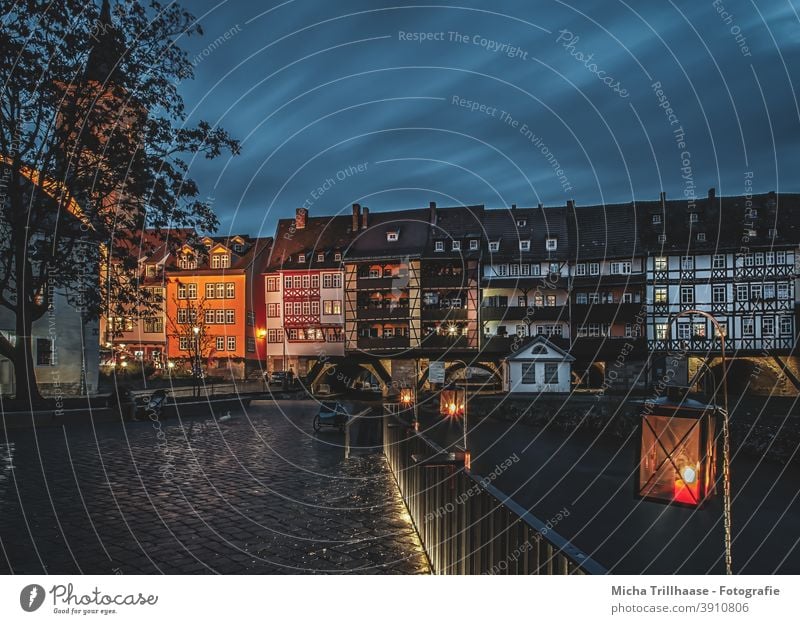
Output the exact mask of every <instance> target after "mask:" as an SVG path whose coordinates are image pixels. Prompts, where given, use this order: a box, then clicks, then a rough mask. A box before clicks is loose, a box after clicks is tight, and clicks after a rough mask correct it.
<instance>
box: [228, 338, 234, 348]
mask: <svg viewBox="0 0 800 624" xmlns="http://www.w3.org/2000/svg"><path fill="white" fill-rule="evenodd" d="M228 351H236V336H228Z"/></svg>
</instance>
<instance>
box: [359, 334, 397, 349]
mask: <svg viewBox="0 0 800 624" xmlns="http://www.w3.org/2000/svg"><path fill="white" fill-rule="evenodd" d="M356 344H357V346H358V348H359V349H364V350H365V351H384V350H387V349H408V347H409V346H410V344H411V343H410V341H409V339H408V338H407V337H405V336H392V337H391V338H365V337H363V336H359V338H358V341H357V343H356Z"/></svg>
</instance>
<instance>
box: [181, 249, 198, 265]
mask: <svg viewBox="0 0 800 624" xmlns="http://www.w3.org/2000/svg"><path fill="white" fill-rule="evenodd" d="M178 268H181V269H196V268H197V260H196V259H195V257H194V254H190V253H185V254H181V256H180V258H178Z"/></svg>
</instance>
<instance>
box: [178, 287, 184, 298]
mask: <svg viewBox="0 0 800 624" xmlns="http://www.w3.org/2000/svg"><path fill="white" fill-rule="evenodd" d="M178 299H186V284H178Z"/></svg>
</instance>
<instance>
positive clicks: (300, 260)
mask: <svg viewBox="0 0 800 624" xmlns="http://www.w3.org/2000/svg"><path fill="white" fill-rule="evenodd" d="M305 261H306V255H305V254H297V262H298V263H299V264H303V263H304V262H305Z"/></svg>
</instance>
